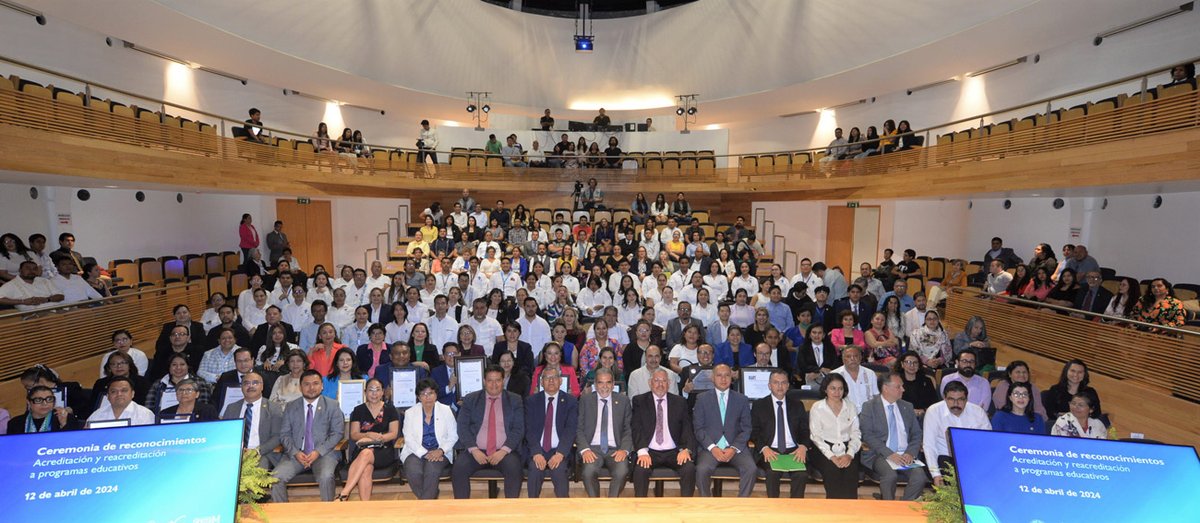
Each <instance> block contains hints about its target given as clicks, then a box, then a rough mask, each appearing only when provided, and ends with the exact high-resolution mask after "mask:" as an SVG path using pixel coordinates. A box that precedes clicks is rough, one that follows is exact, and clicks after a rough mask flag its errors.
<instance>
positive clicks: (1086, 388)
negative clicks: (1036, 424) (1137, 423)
mask: <svg viewBox="0 0 1200 523" xmlns="http://www.w3.org/2000/svg"><path fill="white" fill-rule="evenodd" d="M1090 382H1091V374H1090V373H1089V372H1088V368H1087V364H1085V363H1084V362H1083V360H1071V361H1068V362H1067V363H1066V364H1064V365H1063V370H1062V374H1060V375H1059V377H1058V383H1056V384H1054V385H1052V386H1051V387H1050V389H1048V390H1047V391H1046V392H1045V393H1044V394H1043V396H1042V398H1043V401H1044V402H1045V406H1046V420H1047V422H1048V421H1049V420H1057V419H1058V417H1059V416H1062V415H1063V413H1066V412H1069V411H1070V410H1071V409H1070V402H1071V398H1073V397H1075V395H1076V394H1087V395H1088V396H1090V397H1091V398H1092V402H1091V404H1090V406H1091V407H1092V409H1093V410H1095V412H1096V416H1097V417H1099V416H1102V415H1103V413H1104V411H1103V410H1102V409H1101V408H1100V395H1099V394H1098V393H1097V392H1096V389H1094V388H1092V386H1091V385H1089V383H1090Z"/></svg>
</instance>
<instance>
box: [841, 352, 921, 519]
mask: <svg viewBox="0 0 1200 523" xmlns="http://www.w3.org/2000/svg"><path fill="white" fill-rule="evenodd" d="M903 395H904V382H903V381H902V379H901V376H900V375H899V374H893V373H891V372H887V373H883V374H880V378H879V395H878V396H875V397H874V398H871V399H870V400H868V401H867V402H866V403H863V407H862V412H860V413H859V414H858V426H859V427H860V429H861V430H862V442H863V452H862V464H863V466H865V467H867V468H870V469H874V470H875V473H876V474H879V496H880V498H882V499H884V500H889V501H890V500H894V499H896V482H897V480H898V479H899V477H900V476H901V475H903V476H904V477H905V479H906V480H907V482H908V484H907V485H906V486H905V487H904V498H903V499H904V500H905V501H913V500H915V499H917V498H918V497H920V496H921V491H922V490H924V489H925V482H926V479H925V470H924V469H923V468H922V467H918V466H914V465H913V463H914V460H915V459H916V458H917V453H918V452H920V451H921V444H922V442H923V441H924V440H923V432H922V428H921V423H920V422H918V421H917V414H916V412H914V411H913V406H912V403H909V402H907V401H904V400H903V399H900V398H901V396H903ZM897 467H899V468H897Z"/></svg>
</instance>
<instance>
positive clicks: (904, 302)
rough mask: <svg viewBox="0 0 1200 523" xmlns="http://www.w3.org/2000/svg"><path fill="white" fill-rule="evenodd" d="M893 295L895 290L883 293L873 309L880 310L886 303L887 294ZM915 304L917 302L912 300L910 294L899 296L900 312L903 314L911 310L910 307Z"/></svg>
mask: <svg viewBox="0 0 1200 523" xmlns="http://www.w3.org/2000/svg"><path fill="white" fill-rule="evenodd" d="M895 295H896V292H895V291H888V292H886V293H884V294H883V297H882V298H879V305H878V306H877V307H876V309H875V310H876V311H882V310H883V306H884V304H886V303H887V299H888V296H895ZM916 306H917V303H916V302H915V301H913V299H912V296H909V295H907V294H905V295H904V296H900V314H904V313H906V312H908V311H910V310H912V308H913V307H916Z"/></svg>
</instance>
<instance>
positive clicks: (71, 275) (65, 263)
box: [10, 258, 102, 304]
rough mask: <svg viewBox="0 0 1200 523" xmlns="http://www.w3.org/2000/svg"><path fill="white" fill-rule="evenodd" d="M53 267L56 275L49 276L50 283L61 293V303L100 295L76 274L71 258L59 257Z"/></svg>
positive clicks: (79, 300)
mask: <svg viewBox="0 0 1200 523" xmlns="http://www.w3.org/2000/svg"><path fill="white" fill-rule="evenodd" d="M55 267H56V268H57V269H58V275H56V276H54V277H53V278H51V279H50V283H51V284H53V285H54V287H55V288H57V289H58V291H59V292H61V293H62V295H63V300H62V303H63V304H67V303H78V302H81V301H87V300H98V299H100V298H101V297H102V296H100V293H99V292H96V289H93V288H92V286H91V285H88V282H87V280H84V279H83V277H82V276H80V275H79V274H77V273H78V272H79V269H78V268H77V267H75V262H74V261H73V260H71V258H59V259H58V262H57V263H56V264H55ZM10 283H11V282H10Z"/></svg>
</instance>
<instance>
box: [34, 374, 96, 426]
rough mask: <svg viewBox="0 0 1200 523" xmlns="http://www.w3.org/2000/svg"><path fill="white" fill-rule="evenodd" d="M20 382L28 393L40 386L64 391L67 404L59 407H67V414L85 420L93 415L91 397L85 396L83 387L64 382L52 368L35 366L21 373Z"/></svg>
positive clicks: (73, 382) (74, 383) (72, 382)
mask: <svg viewBox="0 0 1200 523" xmlns="http://www.w3.org/2000/svg"><path fill="white" fill-rule="evenodd" d="M20 380H21V386H22V387H25V391H26V392H28V391H29V390H30V389H32V388H33V387H36V386H38V385H41V386H43V387H48V388H50V389H51V390H61V391H63V393H64V394H65V395H66V397H67V398H66V400H67V404H66V405H59V406H60V407H65V408H66V409H67V413H68V414H74V415H75V417H76V418H79V419H84V418H86V417H87V415H88V414H89V413H91V397H90V396H88V395H87V394H84V392H83V387H81V386H80V385H79V382H77V381H62V380H61V379H59V377H58V373H56V372H54V370H53V369H51V368H50V367H47V366H45V365H42V364H37V365H34V366H32V367H30V368H28V369H25V371H24V372H22V373H21V377H20Z"/></svg>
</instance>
